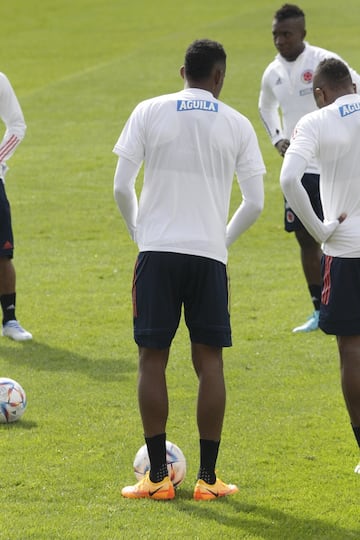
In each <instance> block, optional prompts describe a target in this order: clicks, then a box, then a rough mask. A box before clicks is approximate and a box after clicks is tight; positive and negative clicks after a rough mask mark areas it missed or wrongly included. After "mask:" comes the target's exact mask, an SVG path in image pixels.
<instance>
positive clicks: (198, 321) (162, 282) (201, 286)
mask: <svg viewBox="0 0 360 540" xmlns="http://www.w3.org/2000/svg"><path fill="white" fill-rule="evenodd" d="M182 309H184V317H185V322H186V325H187V327H188V330H189V334H190V340H191V341H192V342H193V343H199V344H203V345H209V346H213V347H230V346H231V328H230V315H229V306H228V279H227V272H226V266H225V265H224V264H223V263H221V262H219V261H215V260H214V259H209V258H206V257H199V256H197V255H187V254H182V253H169V252H158V251H146V252H141V253H139V255H138V258H137V261H136V265H135V270H134V281H133V314H134V339H135V342H136V343H137V344H138V345H139V346H140V347H147V348H155V349H166V348H168V347H170V344H171V342H172V340H173V338H174V336H175V333H176V330H177V328H178V326H179V322H180V318H181V312H182Z"/></svg>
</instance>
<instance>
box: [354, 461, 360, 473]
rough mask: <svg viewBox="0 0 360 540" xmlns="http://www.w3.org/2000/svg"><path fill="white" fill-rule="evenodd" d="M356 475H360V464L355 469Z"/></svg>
mask: <svg viewBox="0 0 360 540" xmlns="http://www.w3.org/2000/svg"><path fill="white" fill-rule="evenodd" d="M354 473H356V474H360V463H358V464H357V465H356V467H355V469H354Z"/></svg>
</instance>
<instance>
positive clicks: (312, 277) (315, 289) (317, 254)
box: [285, 174, 323, 333]
mask: <svg viewBox="0 0 360 540" xmlns="http://www.w3.org/2000/svg"><path fill="white" fill-rule="evenodd" d="M302 183H303V185H304V187H305V189H306V191H307V193H308V195H309V199H310V202H311V204H312V207H313V209H314V212H315V213H316V215H317V216H318V217H319V218H320V219H323V211H322V205H321V200H320V192H319V175H318V174H305V175H304V176H303V178H302ZM285 230H286V231H287V232H294V233H295V238H296V240H297V242H298V245H299V247H300V260H301V265H302V269H303V272H304V276H305V280H306V283H307V286H308V291H309V294H310V297H311V301H312V303H313V307H314V311H313V313H312V314H311V315H310V316H309V318H308V319H307V321H306V322H305V323H303V324H301V325H300V326H297V327H296V328H294V329H293V332H295V333H298V332H311V331H313V330H317V329H318V326H319V310H320V303H321V258H322V250H321V246H320V245H319V244H318V242H316V240H315V239H314V238H313V237H312V236H311V235H310V234H309V233H308V232H307V230H306V229H305V227H304V226H303V224H302V223H301V221H300V220H299V219H298V217H297V216H296V215H295V214H294V212H293V211H292V209H291V208H290V207H289V205H288V203H287V202H286V201H285Z"/></svg>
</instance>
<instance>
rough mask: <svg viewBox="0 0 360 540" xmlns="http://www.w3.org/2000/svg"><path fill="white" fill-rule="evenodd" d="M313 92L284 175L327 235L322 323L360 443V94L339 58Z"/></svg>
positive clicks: (304, 214) (296, 200)
mask: <svg viewBox="0 0 360 540" xmlns="http://www.w3.org/2000/svg"><path fill="white" fill-rule="evenodd" d="M314 96H315V100H316V102H317V104H318V106H319V107H320V108H321V110H319V111H315V112H312V113H310V114H308V115H306V116H305V117H304V118H303V119H302V120H300V122H299V123H298V124H297V126H296V129H295V132H294V136H293V139H292V141H291V144H290V147H289V148H288V150H287V152H286V154H285V159H284V163H283V167H282V170H281V177H280V182H281V186H282V188H283V191H284V193H285V196H286V198H287V199H288V200H289V202H290V204H291V206H292V207H293V208H294V210H295V211H296V213H297V214H298V216H299V218H300V219H301V220H302V222H303V223H304V225H305V226H306V227H307V229H308V230H309V232H310V233H311V234H312V236H313V237H314V238H316V239H317V241H318V242H323V251H324V256H323V260H322V274H323V287H322V297H321V309H320V323H319V324H320V328H321V329H322V330H323V331H324V332H326V333H327V334H334V335H336V336H337V344H338V349H339V353H340V367H341V382H342V390H343V394H344V398H345V403H346V406H347V409H348V412H349V416H350V420H351V424H352V427H353V431H354V435H355V437H356V440H357V442H358V445H359V447H360V160H359V155H360V138H359V133H360V96H359V95H358V94H356V93H355V90H354V86H353V82H352V78H351V74H350V72H349V70H348V68H347V66H346V65H345V64H344V63H343V62H341V61H340V60H338V59H335V58H330V59H326V60H323V61H322V62H321V63H320V64H319V66H318V68H317V70H316V72H315V76H314ZM314 156H315V157H317V158H318V159H319V161H320V168H321V169H320V193H321V201H322V205H323V209H324V222H322V221H320V220H319V219H318V217H317V216H316V214H315V212H314V211H313V209H312V207H311V204H310V202H309V199H308V197H307V194H306V191H305V189H304V187H303V185H302V183H301V178H302V175H303V173H304V171H305V169H306V167H307V165H308V163H309V162H310V161H311V160H312V158H313V157H314ZM355 472H358V473H360V464H359V465H358V466H357V467H356V469H355Z"/></svg>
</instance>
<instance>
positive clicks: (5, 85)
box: [0, 73, 32, 341]
mask: <svg viewBox="0 0 360 540" xmlns="http://www.w3.org/2000/svg"><path fill="white" fill-rule="evenodd" d="M0 117H1V119H2V121H3V122H4V124H5V126H6V131H5V135H4V137H3V140H2V141H1V143H0V303H1V308H2V313H3V319H2V334H3V336H7V337H9V338H11V339H14V340H15V341H24V340H28V339H31V338H32V335H31V334H30V332H27V331H26V330H24V328H22V326H21V325H20V324H19V322H18V321H17V319H16V316H15V304H16V272H15V267H14V265H13V262H12V258H13V253H14V238H13V231H12V224H11V211H10V204H9V201H8V199H7V196H6V192H5V173H6V170H7V165H6V160H8V159H9V158H10V157H11V156H12V154H13V153H14V152H15V149H16V147H17V146H18V144H19V143H20V142H21V140H22V139H23V137H24V135H25V130H26V125H25V121H24V116H23V113H22V110H21V108H20V105H19V102H18V100H17V98H16V95H15V92H14V90H13V88H12V86H11V84H10V82H9V80H8V78H7V77H6V76H5V75H4V74H3V73H0Z"/></svg>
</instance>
